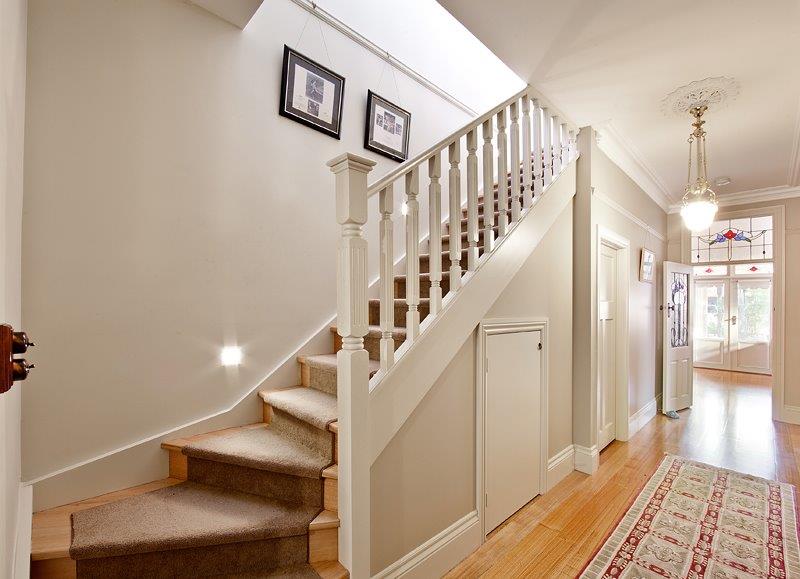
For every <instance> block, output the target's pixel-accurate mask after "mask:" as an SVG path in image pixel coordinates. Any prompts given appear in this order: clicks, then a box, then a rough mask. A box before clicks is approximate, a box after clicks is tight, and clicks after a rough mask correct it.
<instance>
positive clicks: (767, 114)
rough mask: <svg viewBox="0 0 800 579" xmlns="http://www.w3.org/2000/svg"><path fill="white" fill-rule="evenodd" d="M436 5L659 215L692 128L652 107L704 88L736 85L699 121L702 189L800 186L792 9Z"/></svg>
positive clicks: (684, 2)
mask: <svg viewBox="0 0 800 579" xmlns="http://www.w3.org/2000/svg"><path fill="white" fill-rule="evenodd" d="M439 2H440V3H441V4H442V5H443V6H444V7H445V8H446V9H447V10H449V11H450V12H451V13H452V14H453V15H454V16H455V17H456V18H457V19H458V20H460V21H461V22H462V23H463V24H464V25H465V26H466V27H467V28H468V29H469V30H470V31H471V32H472V33H473V34H475V36H477V37H478V38H479V39H480V40H481V41H482V42H483V43H484V44H486V46H488V47H489V48H490V49H491V50H492V51H493V52H494V53H495V54H497V56H498V57H500V59H501V60H503V61H504V62H505V63H506V64H507V65H508V66H509V67H510V68H511V69H512V70H514V71H515V72H516V73H517V74H519V75H520V76H521V77H522V78H523V79H524V80H526V81H528V82H529V83H530V84H531V85H533V86H535V87H536V88H537V89H539V90H540V91H541V93H542V94H543V95H546V96H547V97H548V98H549V99H550V100H551V101H552V102H553V103H554V104H555V105H556V106H558V107H559V108H560V109H561V110H562V111H563V112H564V113H565V114H566V115H567V116H568V117H570V119H571V120H572V121H573V122H575V123H576V124H578V125H579V126H586V125H592V126H593V127H594V128H595V129H597V131H598V134H599V135H600V146H601V148H603V149H604V150H606V152H608V153H609V155H610V156H611V157H612V158H613V159H614V160H615V161H616V162H617V163H618V164H619V165H620V166H621V167H622V168H623V169H625V170H626V171H627V172H628V174H629V175H630V176H631V177H633V178H634V179H635V180H636V181H637V182H638V183H639V185H640V186H642V187H643V188H644V189H645V191H647V192H648V194H650V195H651V197H653V198H654V199H656V201H658V202H659V203H660V204H661V205H662V206H663V207H666V206H667V205H669V204H674V203H676V202H678V201H679V200H680V198H681V196H682V194H683V187H684V185H685V182H686V164H687V154H688V145H687V144H686V139H687V137H688V134H689V132H690V123H691V119H690V117H689V115H686V118H676V117H674V116H667V114H666V113H664V112H663V111H662V107H661V102H662V100H663V99H664V97H665V96H666V95H667V94H669V93H670V92H672V91H673V90H675V89H676V88H677V87H679V86H682V85H685V84H688V83H690V82H692V81H696V80H702V79H705V78H708V77H717V76H725V77H732V78H734V79H735V80H737V81H738V82H739V84H740V92H739V95H738V97H737V98H735V99H734V100H733V101H732V102H730V103H729V104H728V105H727V106H725V107H723V108H721V109H718V110H713V108H712V109H711V110H710V111H709V112H708V113H707V114H706V116H705V119H706V121H707V123H706V129H707V131H708V158H709V159H708V162H709V178H710V179H711V180H712V181H713V180H714V179H715V178H716V177H718V176H728V177H730V178H731V183H730V184H729V185H726V186H722V187H716V188H715V189H716V190H717V192H718V194H719V195H721V196H725V195H731V194H733V193H737V192H742V191H753V190H762V189H768V188H769V191H768V192H764V193H763V194H765V195H769V194H775V195H780V194H785V193H786V191H787V190H790V189H792V188H794V187H797V186H800V58H798V54H800V48H799V47H800V2H799V1H798V0H769V1H768V2H753V1H752V0H702V1H698V0H673V1H672V2H665V1H660V2H651V1H646V2H642V1H641V0H606V1H603V0H560V1H559V2H544V1H543V0H493V1H492V2H486V1H485V0H439ZM476 82H480V79H477V80H476ZM736 197H739V195H736Z"/></svg>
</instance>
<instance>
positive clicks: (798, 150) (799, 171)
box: [788, 99, 800, 186]
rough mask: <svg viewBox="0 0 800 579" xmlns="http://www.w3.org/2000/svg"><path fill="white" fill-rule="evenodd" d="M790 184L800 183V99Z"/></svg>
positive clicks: (790, 158)
mask: <svg viewBox="0 0 800 579" xmlns="http://www.w3.org/2000/svg"><path fill="white" fill-rule="evenodd" d="M788 182H789V185H792V186H797V185H800V99H798V101H797V118H796V119H795V123H794V139H793V140H792V154H791V156H790V157H789V179H788Z"/></svg>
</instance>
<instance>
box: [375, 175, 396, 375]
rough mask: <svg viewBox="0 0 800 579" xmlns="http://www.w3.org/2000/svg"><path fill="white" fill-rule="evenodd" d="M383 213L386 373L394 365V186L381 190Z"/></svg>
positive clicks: (383, 364)
mask: <svg viewBox="0 0 800 579" xmlns="http://www.w3.org/2000/svg"><path fill="white" fill-rule="evenodd" d="M378 205H379V209H380V212H381V224H380V236H381V264H380V268H381V269H380V282H379V286H380V290H379V293H380V296H381V312H380V318H381V319H380V322H381V370H383V371H384V372H386V371H387V370H389V368H391V367H392V366H393V365H394V338H393V336H392V334H393V333H394V224H393V223H392V211H393V210H394V184H393V183H389V184H388V185H387V186H386V187H384V188H383V189H381V192H380V198H379V200H378Z"/></svg>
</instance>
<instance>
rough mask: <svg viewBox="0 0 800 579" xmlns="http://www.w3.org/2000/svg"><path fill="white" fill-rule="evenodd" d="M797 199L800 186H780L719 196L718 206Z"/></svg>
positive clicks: (672, 209)
mask: <svg viewBox="0 0 800 579" xmlns="http://www.w3.org/2000/svg"><path fill="white" fill-rule="evenodd" d="M795 197H800V186H796V187H793V186H791V185H779V186H777V187H766V188H764V189H752V190H750V191H737V192H736V193H724V194H722V195H717V204H718V205H719V206H720V207H731V206H733V205H748V204H750V203H763V202H765V201H779V200H781V199H793V198H795ZM680 210H681V205H680V204H679V203H675V204H673V205H672V206H671V207H670V208H669V212H670V213H678V212H680Z"/></svg>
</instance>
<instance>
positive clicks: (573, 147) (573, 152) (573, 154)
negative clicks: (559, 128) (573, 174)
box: [569, 131, 578, 162]
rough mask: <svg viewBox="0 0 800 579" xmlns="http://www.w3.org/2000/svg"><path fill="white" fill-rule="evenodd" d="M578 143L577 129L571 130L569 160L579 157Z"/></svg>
mask: <svg viewBox="0 0 800 579" xmlns="http://www.w3.org/2000/svg"><path fill="white" fill-rule="evenodd" d="M577 145H578V143H577V141H576V140H575V131H570V132H569V160H570V162H572V161H574V160H575V159H577V158H578V146H577Z"/></svg>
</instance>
